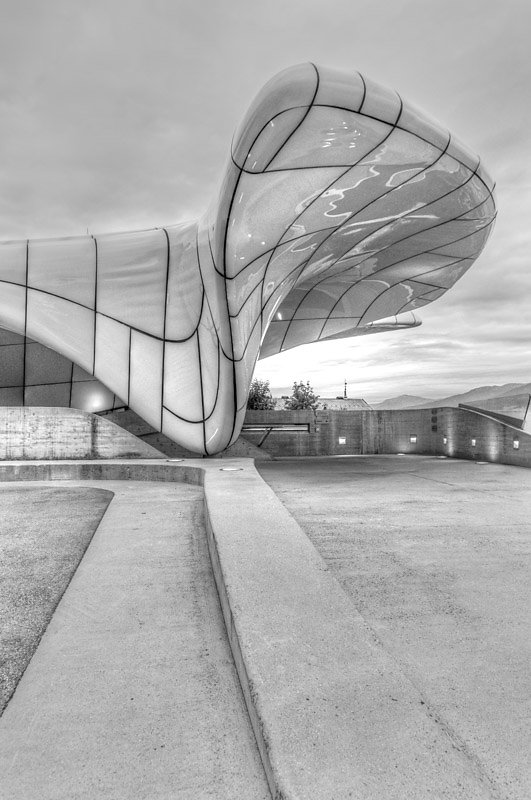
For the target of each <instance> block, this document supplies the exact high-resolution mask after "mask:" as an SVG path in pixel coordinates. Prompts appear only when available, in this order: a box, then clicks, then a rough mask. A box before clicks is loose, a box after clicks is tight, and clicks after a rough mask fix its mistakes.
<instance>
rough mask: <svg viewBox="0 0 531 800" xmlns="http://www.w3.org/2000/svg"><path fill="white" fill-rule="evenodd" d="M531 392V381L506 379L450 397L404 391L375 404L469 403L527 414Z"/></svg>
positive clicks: (387, 406) (428, 405)
mask: <svg viewBox="0 0 531 800" xmlns="http://www.w3.org/2000/svg"><path fill="white" fill-rule="evenodd" d="M530 394H531V383H505V384H503V386H478V387H477V388H476V389H470V391H468V392H463V394H452V395H450V396H449V397H438V398H433V399H430V398H428V397H418V396H416V395H410V394H401V395H399V396H398V397H391V398H389V399H388V400H384V401H383V402H382V403H377V404H375V405H373V406H372V408H374V409H376V410H377V411H380V410H382V411H383V410H384V409H393V408H394V409H401V408H431V407H432V406H433V407H434V408H435V407H439V408H440V407H441V406H454V407H455V406H458V405H459V404H460V403H465V404H467V405H471V406H477V407H478V408H483V409H485V410H490V411H497V412H498V413H500V414H508V415H509V416H512V417H519V418H523V415H524V414H525V410H526V406H527V403H528V400H529V395H530Z"/></svg>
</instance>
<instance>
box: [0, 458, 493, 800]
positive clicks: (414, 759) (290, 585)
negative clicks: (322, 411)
mask: <svg viewBox="0 0 531 800" xmlns="http://www.w3.org/2000/svg"><path fill="white" fill-rule="evenodd" d="M69 476H70V477H71V478H75V479H76V480H82V479H83V478H88V477H90V478H92V479H94V478H97V477H100V478H102V479H108V480H117V479H133V480H184V481H186V482H190V483H195V484H199V485H201V484H203V485H204V491H205V512H206V513H205V517H206V526H207V535H208V541H209V550H210V556H211V560H212V565H213V571H214V576H215V580H216V584H217V587H218V593H219V596H220V600H221V606H222V610H223V615H224V618H225V624H226V627H227V633H228V638H229V642H230V646H231V649H232V652H233V656H234V661H235V664H236V668H237V671H238V675H239V679H240V683H241V686H242V689H243V694H244V697H245V701H246V704H247V708H248V711H249V716H250V719H251V723H252V725H253V729H254V732H255V736H256V739H257V743H258V747H259V750H260V754H261V757H262V761H263V764H264V768H265V772H266V776H267V779H268V782H269V786H270V790H271V794H272V796H273V797H274V798H275V800H301V798H304V799H305V800H306V798H307V799H308V800H310V799H311V800H325V798H326V800H330V798H334V800H339V799H340V798H363V800H384V798H385V799H387V798H389V800H390V799H391V798H403V797H407V798H408V800H424V799H425V798H426V797H427V796H430V797H434V798H441V799H442V798H448V799H450V798H452V800H454V799H455V798H463V799H464V798H467V800H475V799H476V798H478V799H479V798H487V797H490V792H489V787H487V786H485V785H483V783H482V781H481V778H480V777H479V776H478V775H477V774H475V771H474V769H473V766H471V765H470V762H469V761H468V760H467V759H466V758H465V756H464V755H463V754H462V753H461V752H459V751H458V750H457V749H456V748H455V747H454V746H453V743H452V741H451V740H450V737H449V735H448V733H447V732H446V731H445V729H444V727H443V726H442V725H441V724H439V722H438V720H437V719H435V718H434V717H433V715H431V714H430V712H429V710H428V708H427V706H426V704H425V703H424V700H423V699H422V697H421V696H420V693H419V692H418V691H417V689H416V688H415V687H413V686H412V685H411V683H410V682H409V681H408V679H407V678H406V677H405V676H404V675H403V673H402V672H401V670H400V669H399V667H398V666H397V664H396V663H395V662H394V661H393V660H392V659H391V658H390V657H389V656H388V654H387V653H386V652H385V651H384V650H383V648H382V647H381V645H380V643H379V642H378V640H377V639H376V637H375V635H374V633H373V631H372V630H371V629H370V628H369V627H368V626H367V625H366V624H365V623H364V621H363V619H362V618H361V617H360V615H359V614H358V613H357V611H356V609H355V608H354V606H353V605H352V604H351V602H350V600H349V599H348V598H347V596H346V594H345V593H344V592H343V590H342V589H341V587H340V585H339V584H338V583H337V581H336V580H335V578H334V577H333V576H332V575H331V574H330V572H329V571H328V570H327V567H326V565H325V564H324V562H323V560H322V559H321V557H320V556H319V555H318V553H317V551H316V550H315V548H314V547H313V545H312V544H311V543H310V541H309V540H308V538H307V537H306V536H305V534H304V533H303V532H302V530H301V529H300V528H299V526H298V524H297V523H296V522H295V520H294V519H293V517H291V515H290V514H289V513H288V512H287V510H286V509H285V508H284V506H283V505H282V504H281V502H280V501H279V500H278V498H277V497H276V495H275V494H274V493H273V491H272V490H271V489H270V488H269V486H267V484H266V483H265V482H264V481H263V480H262V478H261V477H260V476H259V475H258V473H257V472H256V470H255V468H254V465H253V463H252V461H250V460H248V459H238V460H236V459H235V460H234V461H230V462H229V461H222V462H220V461H219V460H216V461H205V460H201V462H199V463H197V462H196V463H193V462H191V461H189V462H186V463H183V464H171V463H166V464H164V463H162V464H161V463H160V462H159V463H157V462H152V464H150V463H149V462H145V461H144V462H142V463H132V462H127V463H120V462H114V463H113V462H90V463H87V462H85V463H83V464H79V463H77V464H75V463H70V464H68V463H66V462H62V463H58V462H54V463H52V464H50V463H47V464H35V463H28V462H25V463H17V464H2V465H0V480H54V479H60V480H67V479H68V477H69Z"/></svg>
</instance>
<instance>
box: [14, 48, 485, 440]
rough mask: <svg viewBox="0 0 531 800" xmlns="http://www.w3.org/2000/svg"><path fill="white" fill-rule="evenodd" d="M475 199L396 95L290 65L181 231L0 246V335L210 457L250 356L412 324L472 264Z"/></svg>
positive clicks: (257, 106) (426, 127)
mask: <svg viewBox="0 0 531 800" xmlns="http://www.w3.org/2000/svg"><path fill="white" fill-rule="evenodd" d="M492 190H493V185H492V182H491V180H490V178H489V177H488V175H487V174H486V173H485V172H484V170H483V169H482V167H481V166H480V164H479V159H478V158H477V157H476V156H474V155H472V154H470V153H469V152H468V150H466V148H464V146H462V145H461V144H459V143H458V142H456V141H455V140H454V139H453V137H451V136H450V134H449V133H448V132H447V131H446V130H444V129H442V128H441V127H440V126H438V125H437V124H435V123H433V122H432V121H430V120H428V119H427V118H426V117H424V116H423V115H422V114H421V113H420V112H418V111H416V110H414V109H413V108H411V107H410V106H408V105H407V104H406V103H405V102H403V101H402V99H401V98H400V97H399V95H398V94H396V92H393V91H390V90H387V89H384V88H382V87H380V86H378V85H376V84H374V83H373V82H372V81H369V80H368V79H366V78H364V77H362V76H361V75H359V74H358V73H356V72H352V73H346V72H339V71H335V70H329V69H325V68H321V67H320V68H319V69H318V68H316V67H315V66H313V65H312V64H303V65H300V66H297V67H293V68H290V69H288V70H285V71H284V72H282V73H280V74H279V75H277V76H276V77H275V78H273V79H272V80H271V81H270V82H269V83H268V84H267V85H266V86H265V87H264V89H263V90H262V91H261V92H260V94H259V95H258V97H257V98H256V100H255V101H254V102H253V104H252V106H251V108H250V109H249V112H248V113H247V115H246V117H245V118H244V120H243V122H242V124H241V126H240V128H239V130H238V132H237V133H236V135H235V137H234V140H233V144H232V148H231V157H230V160H229V163H228V165H227V168H226V171H225V175H224V178H223V183H222V186H221V190H220V192H219V195H218V197H217V198H216V199H215V201H214V202H213V203H212V204H211V207H210V209H209V211H208V212H207V213H206V214H205V216H204V217H203V218H202V219H201V220H199V221H198V222H191V223H188V224H183V225H178V226H175V227H169V228H161V229H155V230H148V231H140V232H135V233H125V234H110V235H102V236H98V237H93V236H86V237H79V238H70V239H51V240H41V241H33V240H30V241H29V242H26V241H24V242H8V243H4V244H2V245H1V246H0V282H1V293H0V325H1V326H2V327H4V328H7V329H8V330H10V331H14V332H16V333H18V334H22V335H24V336H27V337H31V339H33V340H35V341H36V342H39V343H41V344H43V345H45V346H47V347H49V348H51V349H52V350H54V351H56V352H57V353H60V354H62V355H63V356H65V357H66V358H67V359H69V360H71V361H72V362H73V363H74V364H76V365H77V367H78V368H81V369H82V370H84V371H85V373H88V374H89V375H93V376H95V377H96V378H97V379H98V380H99V381H101V383H102V384H104V386H105V387H107V388H108V390H110V392H112V393H114V394H115V395H117V396H118V397H119V398H121V399H122V400H123V401H124V403H126V404H127V405H129V406H130V407H131V408H133V409H134V410H135V411H136V412H137V413H138V414H139V415H140V416H142V417H143V418H144V419H145V420H146V421H147V422H149V423H150V424H151V425H153V426H154V427H156V428H157V429H160V430H162V431H163V432H164V433H166V434H167V435H168V436H170V437H171V438H173V439H174V440H175V441H177V442H179V443H181V444H183V445H184V446H186V447H188V448H190V449H192V450H194V451H196V452H199V453H215V452H218V451H220V450H222V449H224V448H225V447H227V446H228V445H229V444H230V443H231V442H233V441H234V440H235V439H236V438H237V436H238V434H239V431H240V428H241V424H242V422H243V417H244V414H245V405H246V400H247V393H248V388H249V384H250V381H251V378H252V374H253V370H254V367H255V363H256V359H257V358H258V357H259V356H261V357H265V356H268V355H272V354H274V353H278V352H281V351H283V350H287V349H289V348H292V347H296V346H297V345H300V344H304V343H308V342H316V341H322V340H327V339H334V338H339V337H347V336H355V335H361V334H367V333H374V332H378V331H380V330H391V329H393V328H400V327H404V326H412V325H416V324H418V322H417V320H416V319H415V317H414V316H413V315H412V314H408V313H406V312H412V311H414V310H415V309H417V308H419V307H420V306H422V305H425V304H426V303H429V302H431V301H433V300H435V299H436V298H438V297H440V296H441V295H442V294H443V293H444V292H445V291H446V290H447V289H449V288H450V287H451V286H452V285H453V284H454V283H455V281H456V280H457V279H458V278H459V277H460V276H461V275H463V273H464V272H466V270H467V269H468V268H469V267H470V266H471V264H472V263H473V261H474V260H475V259H476V258H477V256H478V255H479V253H480V252H481V250H482V248H483V246H484V244H485V242H486V239H487V237H488V234H489V232H490V229H491V227H492V224H493V221H494V217H495V205H494V200H493V196H492ZM398 315H400V316H398Z"/></svg>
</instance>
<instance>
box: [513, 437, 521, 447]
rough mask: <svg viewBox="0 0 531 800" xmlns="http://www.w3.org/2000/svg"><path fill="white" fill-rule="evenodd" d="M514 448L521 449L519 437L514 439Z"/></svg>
mask: <svg viewBox="0 0 531 800" xmlns="http://www.w3.org/2000/svg"><path fill="white" fill-rule="evenodd" d="M513 448H514V449H515V450H519V449H520V440H519V439H516V438H514V439H513Z"/></svg>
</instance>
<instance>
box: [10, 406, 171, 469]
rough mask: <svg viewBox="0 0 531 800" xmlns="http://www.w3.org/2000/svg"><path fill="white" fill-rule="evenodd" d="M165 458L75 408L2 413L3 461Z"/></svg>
mask: <svg viewBox="0 0 531 800" xmlns="http://www.w3.org/2000/svg"><path fill="white" fill-rule="evenodd" d="M67 458H68V459H71V458H76V459H77V458H80V459H84V458H164V456H163V455H162V454H161V453H160V452H158V451H157V450H155V449H154V448H153V447H151V446H150V445H148V444H146V443H145V442H143V441H142V440H141V439H137V437H136V436H133V435H132V434H131V433H128V432H127V431H125V430H124V429H123V428H120V427H119V426H118V425H115V424H113V423H112V422H109V421H108V420H106V419H102V418H101V417H98V416H96V415H95V414H89V413H87V412H85V411H78V410H77V409H74V408H37V407H27V408H24V407H18V406H17V407H6V408H2V409H1V410H0V460H2V461H5V460H8V459H11V460H17V461H18V460H21V459H29V460H32V459H47V460H54V459H67Z"/></svg>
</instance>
